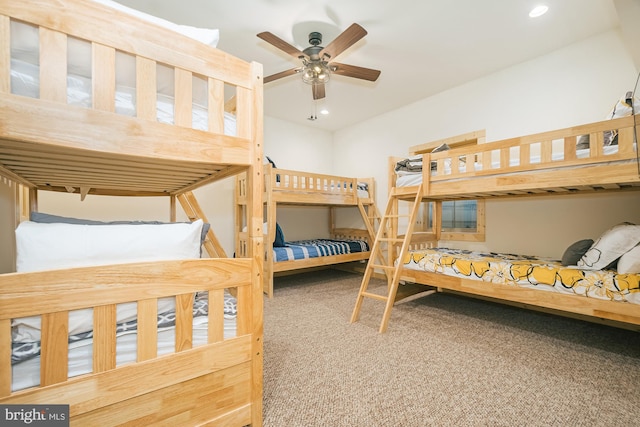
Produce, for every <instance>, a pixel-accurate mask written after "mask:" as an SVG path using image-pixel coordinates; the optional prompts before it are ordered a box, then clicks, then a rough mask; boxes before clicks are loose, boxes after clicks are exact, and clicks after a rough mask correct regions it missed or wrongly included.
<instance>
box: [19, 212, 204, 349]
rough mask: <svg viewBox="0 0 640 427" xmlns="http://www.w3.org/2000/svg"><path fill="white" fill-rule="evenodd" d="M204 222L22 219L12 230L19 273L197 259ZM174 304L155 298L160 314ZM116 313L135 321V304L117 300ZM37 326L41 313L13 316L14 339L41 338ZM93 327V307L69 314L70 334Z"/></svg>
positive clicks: (38, 326) (36, 339)
mask: <svg viewBox="0 0 640 427" xmlns="http://www.w3.org/2000/svg"><path fill="white" fill-rule="evenodd" d="M202 226H203V221H202V220H201V219H200V220H197V221H194V222H192V223H166V224H108V225H86V224H67V223H59V222H58V223H37V222H31V221H24V222H22V223H21V224H20V225H19V226H18V228H17V229H16V256H17V271H18V272H28V271H41V270H49V269H57V268H71V267H86V266H96V265H106V264H119V263H129V262H144V261H160V260H170V259H192V258H200V238H201V232H202ZM174 307H175V299H174V298H172V297H168V298H160V299H159V300H158V313H162V312H165V311H169V310H173V309H174ZM116 312H117V313H116V320H117V322H126V321H130V320H133V319H135V318H136V316H137V304H136V303H124V304H118V305H117V308H116ZM40 325H41V323H40V316H31V317H25V318H20V319H14V320H13V321H12V324H11V326H12V333H13V339H14V341H16V342H29V341H39V340H40ZM92 328H93V311H92V310H91V309H84V310H74V311H71V312H69V334H71V335H73V334H78V333H81V332H86V331H90V330H91V329H92Z"/></svg>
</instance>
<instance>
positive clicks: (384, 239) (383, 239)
mask: <svg viewBox="0 0 640 427" xmlns="http://www.w3.org/2000/svg"><path fill="white" fill-rule="evenodd" d="M378 241H380V242H396V243H400V242H404V239H399V238H393V237H381V238H379V239H378Z"/></svg>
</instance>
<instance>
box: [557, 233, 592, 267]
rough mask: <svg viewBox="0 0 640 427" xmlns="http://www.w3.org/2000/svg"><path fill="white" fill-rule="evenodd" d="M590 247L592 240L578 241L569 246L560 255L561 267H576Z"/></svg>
mask: <svg viewBox="0 0 640 427" xmlns="http://www.w3.org/2000/svg"><path fill="white" fill-rule="evenodd" d="M591 245H593V240H592V239H584V240H578V241H577V242H575V243H573V244H571V245H570V246H569V247H568V248H567V249H566V250H565V251H564V254H563V255H562V261H561V262H562V265H577V264H578V261H580V259H581V258H582V256H583V255H584V254H585V253H587V251H588V250H589V248H590V247H591Z"/></svg>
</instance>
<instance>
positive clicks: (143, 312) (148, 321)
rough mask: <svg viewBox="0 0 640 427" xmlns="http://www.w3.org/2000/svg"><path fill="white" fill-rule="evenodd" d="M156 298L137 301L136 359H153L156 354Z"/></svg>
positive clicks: (140, 360) (139, 360)
mask: <svg viewBox="0 0 640 427" xmlns="http://www.w3.org/2000/svg"><path fill="white" fill-rule="evenodd" d="M157 319H158V300H156V299H145V300H140V301H138V341H137V347H136V349H137V361H138V362H142V361H143V360H149V359H153V358H155V357H156V356H157V354H158V322H157Z"/></svg>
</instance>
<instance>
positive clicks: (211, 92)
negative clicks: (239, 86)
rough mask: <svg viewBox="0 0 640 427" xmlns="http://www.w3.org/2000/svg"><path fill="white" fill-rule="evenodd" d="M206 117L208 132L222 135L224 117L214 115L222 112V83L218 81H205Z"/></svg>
mask: <svg viewBox="0 0 640 427" xmlns="http://www.w3.org/2000/svg"><path fill="white" fill-rule="evenodd" d="M207 87H208V93H207V106H208V107H209V108H208V109H207V113H208V114H207V117H208V123H209V131H210V132H215V133H222V132H223V131H224V115H222V114H214V113H215V112H216V111H218V112H219V111H223V110H224V83H223V82H221V81H220V80H215V79H208V81H207Z"/></svg>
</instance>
